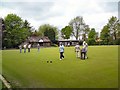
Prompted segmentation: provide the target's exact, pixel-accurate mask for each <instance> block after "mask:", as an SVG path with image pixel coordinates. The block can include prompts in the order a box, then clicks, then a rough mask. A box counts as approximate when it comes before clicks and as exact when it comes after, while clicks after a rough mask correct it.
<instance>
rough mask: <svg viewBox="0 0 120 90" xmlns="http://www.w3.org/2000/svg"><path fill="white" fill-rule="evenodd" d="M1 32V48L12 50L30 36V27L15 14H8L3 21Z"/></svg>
mask: <svg viewBox="0 0 120 90" xmlns="http://www.w3.org/2000/svg"><path fill="white" fill-rule="evenodd" d="M4 23H5V30H4V31H3V35H4V36H3V47H7V48H14V47H17V46H18V45H19V44H21V43H22V42H23V41H24V40H25V39H26V38H27V37H28V36H30V34H31V31H30V25H29V24H28V22H27V21H25V22H24V21H23V20H22V19H21V17H19V16H17V15H16V14H8V15H7V16H6V17H5V19H4Z"/></svg>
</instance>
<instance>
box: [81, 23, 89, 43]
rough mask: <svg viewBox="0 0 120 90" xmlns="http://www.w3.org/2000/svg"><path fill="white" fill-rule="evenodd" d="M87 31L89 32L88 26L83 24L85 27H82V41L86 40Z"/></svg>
mask: <svg viewBox="0 0 120 90" xmlns="http://www.w3.org/2000/svg"><path fill="white" fill-rule="evenodd" d="M89 32H90V28H89V26H88V25H85V27H84V29H83V34H82V38H83V41H87V36H88V33H89Z"/></svg>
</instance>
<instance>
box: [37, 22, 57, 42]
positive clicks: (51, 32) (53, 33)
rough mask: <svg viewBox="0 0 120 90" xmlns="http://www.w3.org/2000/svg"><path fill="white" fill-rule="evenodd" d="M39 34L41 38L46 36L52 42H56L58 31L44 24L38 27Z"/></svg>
mask: <svg viewBox="0 0 120 90" xmlns="http://www.w3.org/2000/svg"><path fill="white" fill-rule="evenodd" d="M39 33H41V34H42V36H47V37H48V38H49V39H50V40H51V41H52V42H53V41H55V40H56V37H57V34H58V31H57V28H56V27H54V26H52V25H49V24H44V25H41V26H40V27H39Z"/></svg>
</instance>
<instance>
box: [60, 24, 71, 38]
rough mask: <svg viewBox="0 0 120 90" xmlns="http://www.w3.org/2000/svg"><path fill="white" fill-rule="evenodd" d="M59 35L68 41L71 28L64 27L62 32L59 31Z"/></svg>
mask: <svg viewBox="0 0 120 90" xmlns="http://www.w3.org/2000/svg"><path fill="white" fill-rule="evenodd" d="M61 33H62V37H63V38H64V39H69V38H70V36H71V33H72V28H71V27H70V26H65V27H64V28H63V29H62V30H61Z"/></svg>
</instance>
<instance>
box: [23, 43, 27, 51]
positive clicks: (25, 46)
mask: <svg viewBox="0 0 120 90" xmlns="http://www.w3.org/2000/svg"><path fill="white" fill-rule="evenodd" d="M23 47H24V53H26V48H27V44H25V45H24V46H23Z"/></svg>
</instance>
